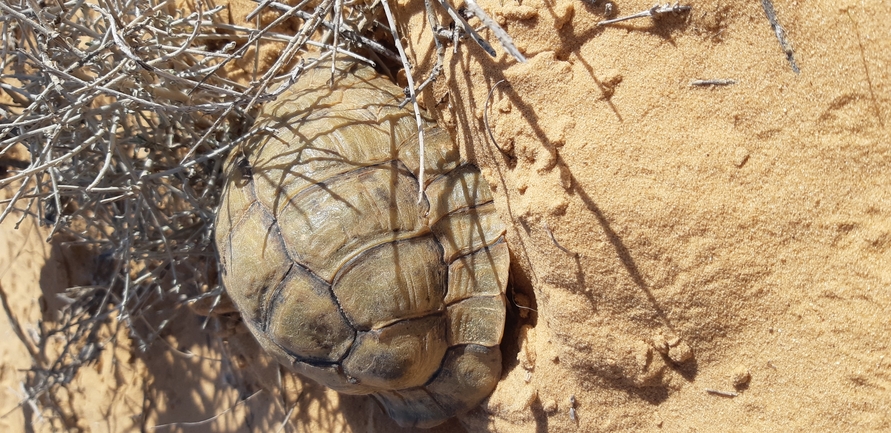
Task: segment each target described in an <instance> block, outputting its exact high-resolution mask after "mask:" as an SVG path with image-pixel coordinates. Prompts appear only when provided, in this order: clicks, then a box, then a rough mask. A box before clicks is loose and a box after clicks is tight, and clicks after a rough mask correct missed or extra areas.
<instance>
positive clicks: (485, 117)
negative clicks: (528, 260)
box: [483, 80, 553, 236]
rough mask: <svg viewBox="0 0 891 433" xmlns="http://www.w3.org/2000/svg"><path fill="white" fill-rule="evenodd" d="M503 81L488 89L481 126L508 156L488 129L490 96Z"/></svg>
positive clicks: (496, 146) (489, 128)
mask: <svg viewBox="0 0 891 433" xmlns="http://www.w3.org/2000/svg"><path fill="white" fill-rule="evenodd" d="M505 81H507V80H501V81H499V82H497V83H495V84H493V85H492V88H491V89H489V95H488V96H486V104H485V106H484V107H483V125H485V126H486V132H487V133H489V139H490V140H492V144H494V145H495V148H496V149H498V151H499V152H501V153H502V154H504V155H506V156H509V155H508V154H507V152H505V151H504V149H502V148H501V146H499V145H498V142H497V141H496V140H495V136H494V135H493V134H492V128H491V127H489V101H491V100H492V95H493V94H494V93H495V89H497V88H498V85H500V84H501V83H504V82H505ZM545 227H547V223H546V224H545ZM552 236H553V235H552Z"/></svg>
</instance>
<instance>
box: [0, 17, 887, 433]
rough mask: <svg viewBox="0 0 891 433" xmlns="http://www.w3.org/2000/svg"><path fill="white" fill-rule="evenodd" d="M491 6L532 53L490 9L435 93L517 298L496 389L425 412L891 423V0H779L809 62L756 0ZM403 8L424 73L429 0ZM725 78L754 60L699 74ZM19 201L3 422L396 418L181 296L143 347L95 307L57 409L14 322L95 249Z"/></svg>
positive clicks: (706, 426)
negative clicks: (506, 36) (487, 212)
mask: <svg viewBox="0 0 891 433" xmlns="http://www.w3.org/2000/svg"><path fill="white" fill-rule="evenodd" d="M479 4H480V5H481V6H482V7H483V8H484V9H485V10H487V11H489V12H490V14H491V15H492V16H493V18H494V19H495V20H496V21H497V22H499V23H500V24H501V25H503V26H504V28H505V29H506V30H507V31H508V33H510V35H511V36H512V37H513V38H514V41H515V42H516V44H517V47H518V48H519V50H520V51H521V52H522V53H523V54H524V55H525V56H526V58H527V59H528V61H527V62H525V63H519V62H517V61H516V60H515V59H513V58H512V57H510V56H509V55H507V54H506V53H505V52H504V50H503V49H502V47H501V46H499V45H498V44H497V41H496V40H495V38H494V37H492V35H490V34H488V32H483V35H484V36H485V37H487V38H488V39H489V40H490V41H491V42H492V43H493V45H494V46H495V48H496V50H497V51H498V55H497V57H494V58H493V57H490V56H488V55H487V54H486V53H485V52H484V51H482V50H481V49H480V48H479V47H478V46H476V45H475V44H473V42H472V41H469V40H467V41H464V42H463V43H462V44H461V45H460V46H459V47H458V50H457V53H454V52H453V51H452V48H451V47H448V52H447V55H446V61H445V70H444V74H443V76H442V77H441V78H440V79H439V80H437V81H436V82H435V83H434V85H433V86H432V87H431V88H428V89H427V90H425V91H424V93H423V94H422V97H421V102H422V103H423V105H424V106H425V107H426V108H427V109H428V110H429V111H430V112H431V113H433V115H434V116H435V117H436V118H437V119H438V120H439V121H440V123H441V124H442V125H443V126H446V127H447V128H448V129H449V131H450V132H451V133H452V134H453V136H454V137H455V138H456V140H457V141H458V142H459V143H460V145H461V149H462V152H464V154H465V155H466V156H467V157H468V158H469V159H470V160H473V161H476V162H477V163H478V164H479V165H480V166H481V167H482V168H483V172H484V174H485V176H486V178H487V179H488V181H489V182H490V184H491V186H492V188H493V190H494V194H495V201H496V205H497V207H498V210H499V212H500V214H501V215H502V217H503V218H504V220H505V221H507V222H508V226H509V229H508V242H509V245H510V248H511V254H512V260H513V263H512V268H511V271H512V293H511V296H510V297H511V300H512V303H513V304H514V307H513V308H512V311H513V313H512V315H511V320H510V321H509V323H508V327H507V329H506V334H505V341H504V343H503V353H504V359H505V361H504V367H505V369H504V372H503V375H502V379H501V381H500V383H499V385H498V387H497V389H496V390H495V392H494V393H493V394H492V396H491V397H490V398H489V399H488V400H487V401H485V402H484V403H483V404H482V405H481V406H480V407H479V408H478V409H475V410H474V411H472V412H470V413H468V414H466V415H464V416H461V417H459V418H457V419H453V420H451V421H450V422H449V423H447V424H445V425H443V426H440V427H439V428H437V429H434V430H433V431H461V430H462V429H463V430H466V431H502V432H542V431H555V432H560V431H586V432H594V431H768V430H772V431H887V430H889V429H891V126H889V124H891V27H889V26H888V24H887V22H888V19H889V18H891V2H889V1H852V0H841V1H838V0H834V1H829V0H817V1H814V2H807V3H806V4H803V3H798V2H794V1H787V0H778V1H777V2H775V7H776V11H777V15H778V18H779V22H780V23H781V24H782V25H783V27H784V28H785V31H786V36H787V37H788V39H789V40H790V41H791V43H792V47H793V49H794V59H795V61H796V63H797V65H798V67H799V68H800V73H795V72H794V71H793V69H792V67H791V65H790V62H789V61H788V60H787V57H786V54H785V53H784V52H783V49H782V48H781V46H780V43H779V42H778V41H777V38H776V36H775V33H774V30H773V29H772V28H771V26H770V24H769V23H768V20H767V19H766V17H765V13H764V10H763V9H762V6H761V4H760V3H759V2H751V1H750V2H742V1H728V2H719V1H716V0H702V1H695V2H691V3H690V5H691V6H692V7H693V8H692V10H691V11H690V12H688V13H682V14H676V15H669V16H665V17H662V18H660V19H655V20H654V19H650V18H643V19H638V20H633V21H628V22H624V23H620V24H615V25H610V26H597V22H599V21H601V20H604V19H605V16H606V9H605V3H604V2H603V1H596V2H584V1H579V0H555V1H542V0H525V1H523V2H522V3H520V2H517V1H516V0H505V1H503V2H498V1H491V0H483V1H480V2H479ZM651 6H652V4H651V3H649V2H647V1H644V0H625V1H617V2H616V3H615V4H614V6H613V10H612V13H611V15H610V17H614V16H623V15H628V14H631V13H635V12H638V11H642V10H646V9H648V8H650V7H651ZM397 7H398V17H399V19H400V21H401V23H402V27H401V28H400V31H401V34H402V35H403V42H404V43H406V44H407V46H408V47H409V53H408V54H409V57H410V59H412V61H413V62H415V64H416V67H415V71H416V74H418V75H419V76H424V75H425V74H426V73H427V72H428V71H429V70H430V69H431V68H432V67H433V63H434V61H435V54H434V49H433V43H432V39H431V37H430V35H429V33H428V32H427V31H426V30H425V27H424V25H425V23H426V18H425V16H424V14H423V3H422V2H417V1H412V2H408V1H405V0H403V1H400V2H397ZM251 8H253V5H252V4H248V5H244V4H237V3H235V2H233V5H232V7H231V15H232V17H233V20H234V21H238V20H241V19H243V15H244V14H246V13H247V11H249V10H250V9H251ZM240 17H241V18H240ZM267 54H268V53H267ZM715 79H721V80H733V81H734V83H733V84H729V85H712V86H694V85H691V82H692V81H694V80H715ZM502 80H503V82H502ZM498 83H500V84H498ZM490 92H491V95H492V96H491V99H490V100H489V101H488V104H487V98H488V96H489V94H490ZM485 118H487V119H488V126H487V125H486V122H485V121H484V119H485ZM490 132H491V136H490V135H489V134H490ZM493 139H494V141H493ZM499 148H500V149H499ZM4 194H8V192H4ZM4 197H8V195H6V196H4ZM15 220H16V218H8V219H7V220H6V221H4V223H3V225H2V232H0V233H2V234H0V248H2V249H0V286H2V292H3V294H4V304H5V309H6V315H4V319H3V320H0V339H2V343H0V359H2V367H0V382H2V385H3V386H2V392H0V430H2V431H10V432H17V431H23V432H24V431H29V432H30V431H59V430H66V429H70V430H77V429H79V430H83V431H110V432H119V431H157V432H166V431H221V432H222V431H227V432H228V431H358V432H364V431H379V432H383V431H394V429H395V425H394V424H393V423H392V421H391V420H389V418H387V416H386V415H385V414H383V413H382V412H381V410H380V408H378V407H377V405H376V403H375V402H374V401H373V400H372V399H370V398H368V397H353V396H340V395H338V394H336V393H335V392H333V391H330V390H325V389H323V388H321V387H319V386H318V385H315V384H314V383H312V382H311V381H308V380H305V379H300V378H295V377H290V376H283V377H279V375H278V374H279V373H278V372H279V370H278V368H277V367H276V366H275V365H272V364H270V362H269V361H268V359H266V358H265V357H264V356H263V355H262V354H260V353H259V352H258V349H257V348H256V347H255V346H256V344H255V343H253V342H252V341H251V340H250V337H248V336H246V334H244V333H243V332H239V331H238V330H235V331H231V330H229V329H221V328H220V327H219V325H218V327H217V328H214V327H213V326H210V327H208V328H207V329H205V330H201V325H202V323H203V322H204V319H203V318H202V317H199V316H197V315H195V314H194V313H193V312H191V311H190V310H188V309H186V308H182V309H180V310H178V311H176V312H175V314H174V315H173V318H174V321H175V324H174V325H172V326H169V327H168V328H167V329H168V330H167V331H166V332H165V333H164V334H162V337H163V338H161V339H160V340H159V341H157V342H156V343H155V344H153V345H152V347H150V348H148V350H146V351H140V350H137V347H136V346H137V343H136V342H135V341H134V340H131V339H130V338H129V337H128V332H127V329H126V327H125V326H123V325H120V324H118V325H117V326H114V327H112V328H110V329H109V330H107V331H106V332H104V333H102V334H101V339H100V340H101V341H100V342H101V344H102V347H104V350H102V351H101V352H100V353H99V355H98V358H97V359H96V361H95V362H93V363H91V364H89V365H87V366H85V367H84V368H82V369H81V371H80V373H79V374H78V376H77V377H76V378H75V380H73V381H72V382H71V383H69V384H68V385H67V387H66V389H65V390H63V391H61V392H59V396H58V397H57V399H56V404H57V405H58V407H60V408H61V412H62V413H64V414H65V416H64V417H59V416H57V415H54V413H52V412H50V411H47V410H46V409H42V408H41V407H39V406H35V405H32V404H24V405H21V404H20V403H21V397H22V393H21V383H22V381H23V380H24V378H25V370H27V369H28V368H29V367H31V357H30V356H29V355H28V350H29V347H28V345H26V344H25V343H23V342H22V340H21V339H20V337H19V336H17V334H16V329H15V327H16V326H17V327H19V329H20V330H21V332H20V333H21V334H23V335H25V336H27V335H29V333H33V332H34V331H33V330H34V329H37V328H38V327H39V326H40V325H39V323H40V322H41V321H45V322H51V321H53V320H56V319H58V318H57V317H56V316H55V315H54V311H55V309H56V308H57V307H58V305H57V304H58V303H59V302H60V301H59V296H57V294H59V293H60V292H61V291H62V290H63V289H64V288H65V287H68V286H71V285H77V284H84V283H83V281H87V280H89V272H91V269H93V268H92V267H93V266H95V262H94V261H91V260H90V259H89V258H84V256H83V255H82V254H78V252H77V251H73V250H72V249H71V248H68V247H65V246H64V245H62V244H61V243H59V242H55V243H51V244H48V243H46V242H44V241H45V238H46V236H47V231H46V229H44V228H41V227H39V226H38V225H37V223H36V222H34V221H31V220H29V219H26V220H25V221H24V222H23V223H22V224H21V226H20V227H19V228H18V229H17V230H16V229H14V226H15V223H16V221H15ZM14 324H15V325H14ZM223 328H225V326H223ZM25 339H26V340H27V337H26V338H25ZM279 385H283V387H284V388H285V389H286V392H277V391H276V390H277V389H280V388H281V386H279Z"/></svg>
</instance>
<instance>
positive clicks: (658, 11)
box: [597, 3, 693, 26]
mask: <svg viewBox="0 0 891 433" xmlns="http://www.w3.org/2000/svg"><path fill="white" fill-rule="evenodd" d="M691 9H693V7H692V6H681V5H679V4H678V3H675V4H674V5H672V4H670V3H666V4H664V5H661V6H660V5H658V4H656V5H653V7H651V8H649V9H647V10H645V11H642V12H638V13H636V14H632V15H628V16H624V17H619V18H613V19H611V20H605V21H601V22H599V23H597V25H598V26H606V25H610V24H615V23H620V22H622V21H628V20H633V19H637V18H646V17H653V18H655V17H657V16H659V15H665V14H677V13H681V12H688V11H690V10H691Z"/></svg>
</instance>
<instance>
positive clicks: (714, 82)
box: [690, 78, 736, 87]
mask: <svg viewBox="0 0 891 433" xmlns="http://www.w3.org/2000/svg"><path fill="white" fill-rule="evenodd" d="M733 84H736V80H733V79H723V78H713V79H710V80H693V81H691V82H690V85H691V86H698V87H705V86H730V85H733Z"/></svg>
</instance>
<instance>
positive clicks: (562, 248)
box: [542, 222, 579, 257]
mask: <svg viewBox="0 0 891 433" xmlns="http://www.w3.org/2000/svg"><path fill="white" fill-rule="evenodd" d="M542 227H544V229H545V231H546V232H548V236H550V237H551V242H553V243H554V245H556V246H557V248H559V249H560V251H563V252H564V253H566V254H569V255H570V256H573V257H578V256H579V253H576V252H573V251H570V250H568V249H566V247H564V246H563V245H560V243H559V242H557V238H556V237H555V236H554V232H552V231H551V228H550V227H548V223H546V222H545V223H542Z"/></svg>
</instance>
